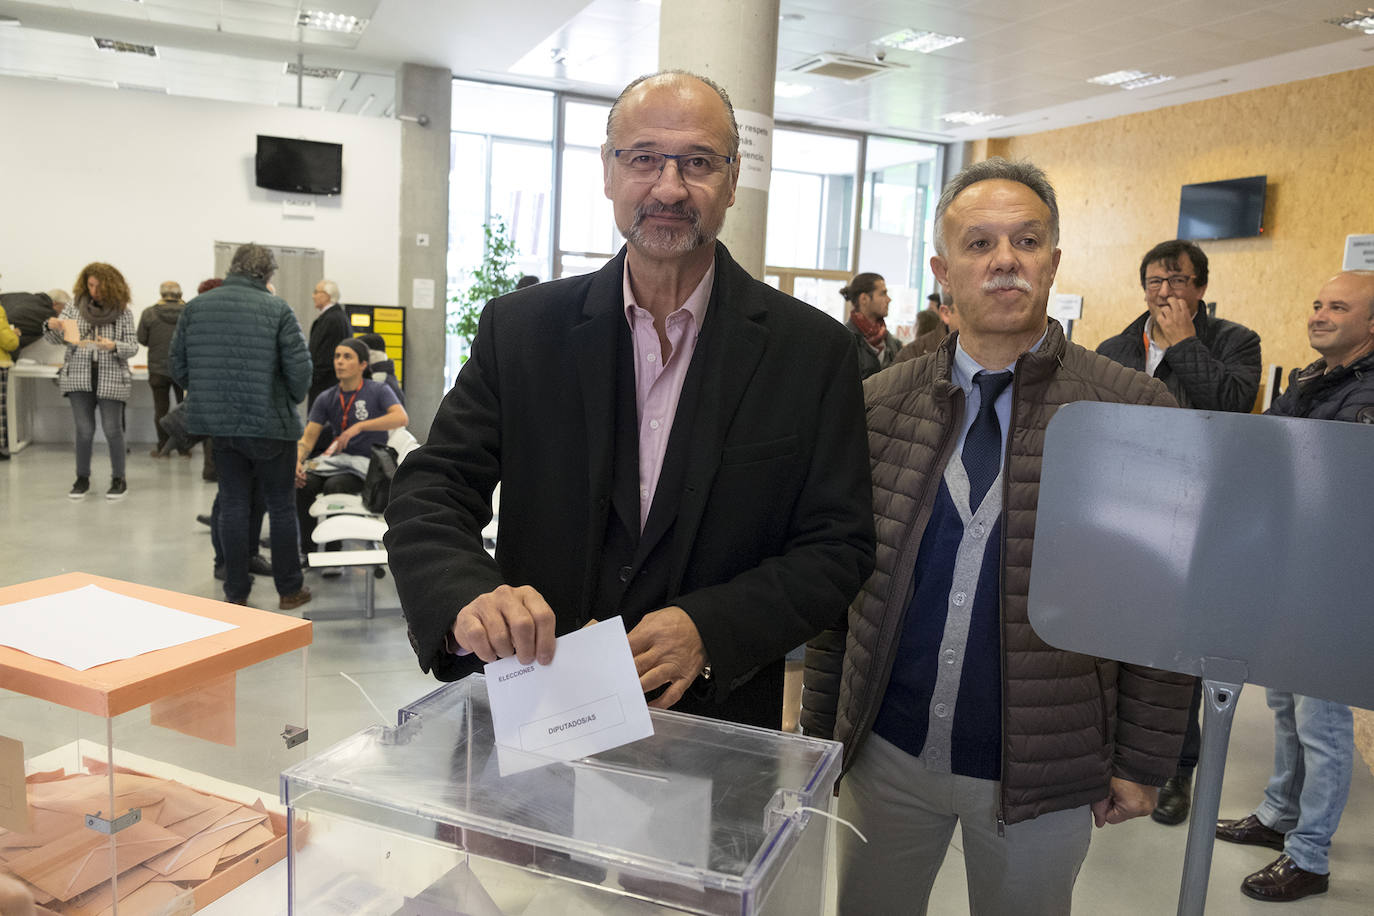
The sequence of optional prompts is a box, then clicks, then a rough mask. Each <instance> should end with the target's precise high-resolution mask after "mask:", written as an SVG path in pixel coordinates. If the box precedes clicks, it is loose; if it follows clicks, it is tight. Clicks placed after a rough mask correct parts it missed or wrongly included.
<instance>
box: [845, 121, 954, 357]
mask: <svg viewBox="0 0 1374 916" xmlns="http://www.w3.org/2000/svg"><path fill="white" fill-rule="evenodd" d="M940 152H941V151H940V148H939V147H938V146H936V145H934V144H931V143H921V142H918V141H915V140H900V139H896V138H893V137H869V138H868V144H867V150H866V154H865V157H864V158H865V163H864V172H863V176H864V188H863V212H862V215H861V216H860V218H859V225H860V230H859V262H860V269H861V270H873V271H875V272H877V273H881V274H883V276H884V279H886V280H887V288H888V291H889V292H890V293H891V294H892V305H891V307H890V309H889V311H888V318H887V323H888V327H889V328H892V329H894V330H895V332H896V333H897V335H898V336H899V337H903V338H909V337H910V336H911V328H912V325H913V324H914V323H915V321H916V312H917V311H919V310H920V308H921V307H922V305H923V304H924V300H925V297H926V295H927V294H928V293H931V292H934V291H935V280H934V278H933V277H932V276H930V269H929V267H928V262H929V259H930V255H931V254H932V249H931V248H930V246H929V245H928V243H927V240H928V239H929V238H930V237H931V228H932V226H933V225H934V219H935V204H936V203H937V202H938V198H939V190H940V164H941V163H940Z"/></svg>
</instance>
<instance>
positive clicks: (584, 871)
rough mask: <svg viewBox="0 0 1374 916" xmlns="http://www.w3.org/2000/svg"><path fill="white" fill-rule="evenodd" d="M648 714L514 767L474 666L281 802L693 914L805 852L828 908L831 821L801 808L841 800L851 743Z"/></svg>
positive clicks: (319, 767) (322, 757) (738, 897)
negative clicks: (616, 740)
mask: <svg viewBox="0 0 1374 916" xmlns="http://www.w3.org/2000/svg"><path fill="white" fill-rule="evenodd" d="M649 712H650V715H651V718H652V721H653V727H654V733H653V735H651V736H650V737H648V738H643V739H641V740H639V741H635V742H632V743H630V744H626V745H623V746H621V747H618V748H615V749H613V750H609V751H604V752H601V753H599V754H596V755H595V756H593V757H587V758H582V759H580V760H576V761H571V762H550V763H548V764H547V765H545V766H542V767H538V768H536V769H532V770H528V771H525V772H521V773H517V774H515V775H510V776H506V777H502V776H501V775H500V770H499V767H498V763H497V753H496V750H497V749H496V746H495V744H494V741H493V731H492V723H491V712H490V708H489V705H488V702H487V689H486V681H485V679H484V678H483V677H482V676H481V675H471V676H469V677H467V678H464V679H463V680H461V681H457V682H455V683H452V684H448V685H445V686H444V687H441V688H439V689H438V690H436V691H435V692H433V693H431V694H430V695H428V696H426V697H424V698H423V699H421V700H419V701H418V702H416V703H414V704H411V705H410V706H407V707H405V708H403V709H402V710H400V712H399V715H398V719H399V723H400V724H399V725H398V726H397V727H395V728H389V727H383V726H374V727H372V728H369V729H366V730H364V731H362V732H359V733H358V734H356V735H354V736H353V737H351V738H349V739H347V740H345V741H343V742H341V743H339V744H337V745H335V746H334V747H332V748H330V749H329V750H327V751H325V752H324V753H322V754H319V755H318V756H315V757H312V758H310V759H308V760H305V761H303V762H302V763H300V764H298V765H296V766H293V767H291V768H289V769H288V770H286V771H285V772H283V773H282V800H283V801H284V802H286V803H287V804H289V805H291V806H292V809H293V811H295V812H296V813H297V814H301V813H307V814H308V816H310V817H311V818H314V817H316V816H321V815H322V816H329V815H338V816H342V817H346V818H349V819H351V820H352V821H353V822H354V823H358V822H361V823H367V824H375V825H377V826H379V827H381V828H383V829H386V830H390V831H399V832H403V833H408V834H410V835H412V836H415V837H422V838H435V837H439V838H447V839H448V840H449V841H451V842H452V843H454V844H455V845H457V846H460V847H462V848H463V849H465V850H467V851H470V852H472V853H474V854H477V855H482V856H486V857H488V858H496V859H500V860H502V861H504V862H507V863H509V864H514V865H517V866H521V867H525V866H532V867H538V868H539V869H541V870H542V873H544V874H548V873H552V874H555V875H561V876H562V877H566V878H567V879H569V880H571V881H575V882H576V883H578V884H580V885H582V886H584V887H585V886H591V887H594V888H598V889H601V888H614V893H616V894H620V893H630V894H633V895H634V896H637V897H639V898H640V899H651V900H662V901H663V902H664V903H665V904H668V905H670V906H673V907H679V906H680V907H685V908H686V909H688V910H689V911H692V912H713V913H714V912H720V913H735V912H738V913H751V912H756V911H758V910H756V909H755V907H757V906H759V905H760V903H761V901H763V900H765V899H766V898H767V897H768V896H769V894H770V893H771V892H772V890H773V885H774V884H775V883H777V882H778V881H779V879H780V877H781V876H783V875H784V873H786V874H788V875H789V877H788V878H787V879H786V882H785V883H788V884H794V883H796V882H795V881H794V880H793V878H794V877H795V876H796V873H797V872H798V868H797V865H798V862H797V861H795V860H805V861H804V863H802V864H803V867H802V868H801V869H800V872H801V874H802V875H803V876H806V877H803V878H802V879H801V880H802V881H803V882H805V881H809V880H811V879H812V878H814V879H815V881H816V882H817V884H816V888H817V890H815V891H813V892H811V894H810V896H811V898H812V899H811V900H809V901H808V903H809V904H814V905H815V906H817V907H819V905H820V900H819V897H820V895H819V887H820V884H819V882H820V881H821V880H822V878H821V877H819V876H820V875H822V874H823V872H824V862H823V849H824V843H823V841H821V839H820V838H823V836H824V834H825V831H826V823H825V819H824V818H821V817H817V816H815V814H814V813H813V812H812V811H809V810H805V809H808V808H818V809H822V810H825V809H828V808H829V803H830V799H831V795H832V790H833V787H834V783H835V779H836V777H837V776H838V775H839V769H840V752H841V746H840V745H839V744H838V743H836V742H833V741H824V740H819V739H815V738H807V737H803V736H800V735H792V734H784V733H782V732H776V731H772V730H769V729H762V728H754V727H750V726H742V725H735V724H730V723H725V722H720V721H716V720H713V719H707V718H702V717H698V716H691V715H685V714H680V713H674V712H664V711H660V710H650V711H649ZM803 837H806V842H804V843H803ZM799 848H801V850H802V851H801V852H800V853H799V851H798V850H799ZM813 858H814V861H811V859H813ZM789 860H794V861H789ZM536 863H537V866H536ZM794 892H795V891H794V890H789V891H787V893H788V894H789V895H790V894H791V893H794ZM801 911H803V910H795V909H794V910H793V912H801Z"/></svg>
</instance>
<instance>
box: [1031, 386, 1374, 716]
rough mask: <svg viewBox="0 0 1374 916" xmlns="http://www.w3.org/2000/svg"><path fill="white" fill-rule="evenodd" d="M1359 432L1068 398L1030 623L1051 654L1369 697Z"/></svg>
mask: <svg viewBox="0 0 1374 916" xmlns="http://www.w3.org/2000/svg"><path fill="white" fill-rule="evenodd" d="M1371 455H1374V427H1371V426H1369V425H1366V424H1361V423H1337V422H1331V421H1328V420H1303V419H1294V418H1287V417H1266V416H1252V415H1248V414H1232V413H1220V412H1215V411H1204V410H1181V409H1169V408H1161V407H1144V406H1138V405H1124V404H1100V403H1094V402H1079V403H1074V404H1069V405H1067V406H1065V407H1063V408H1061V409H1060V410H1059V411H1058V412H1057V413H1056V414H1055V416H1054V418H1053V419H1052V420H1051V421H1050V424H1049V427H1048V429H1047V431H1046V437H1045V451H1044V461H1043V466H1042V471H1041V479H1040V496H1039V506H1038V509H1037V513H1036V527H1035V559H1034V562H1033V563H1032V565H1031V580H1030V594H1029V614H1030V621H1031V625H1032V626H1033V627H1034V628H1035V631H1036V632H1037V633H1038V634H1039V635H1040V637H1041V638H1042V639H1044V640H1045V642H1047V643H1049V644H1050V645H1053V646H1058V647H1060V648H1063V649H1069V650H1073V651H1077V652H1083V653H1087V654H1090V655H1097V656H1101V657H1105V658H1113V659H1117V660H1120V661H1125V662H1131V663H1135V664H1140V665H1147V666H1149V667H1153V668H1159V669H1163V670H1168V671H1175V672H1179V673H1182V674H1191V675H1195V676H1200V677H1204V678H1210V679H1217V680H1224V681H1235V682H1242V681H1246V682H1252V683H1257V684H1263V685H1265V686H1267V687H1272V688H1276V689H1279V690H1284V691H1289V692H1292V693H1298V694H1303V695H1306V696H1316V697H1323V698H1326V699H1331V700H1334V701H1337V702H1341V703H1348V704H1350V705H1354V706H1363V707H1370V706H1371V704H1374V678H1370V677H1369V675H1368V673H1367V659H1368V657H1369V655H1370V653H1371V651H1374V613H1370V607H1371V603H1374V598H1372V597H1371V588H1370V584H1369V583H1370V579H1369V574H1368V569H1369V544H1368V541H1367V539H1366V538H1365V537H1364V536H1363V532H1364V530H1365V528H1366V525H1367V523H1368V520H1369V519H1370V518H1374V487H1370V486H1368V484H1367V483H1366V482H1365V480H1364V478H1365V475H1366V473H1367V472H1368V470H1369V468H1370V456H1371Z"/></svg>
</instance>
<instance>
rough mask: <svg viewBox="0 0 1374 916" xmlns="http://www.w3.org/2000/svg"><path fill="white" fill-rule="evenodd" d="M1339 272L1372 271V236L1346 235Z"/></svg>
mask: <svg viewBox="0 0 1374 916" xmlns="http://www.w3.org/2000/svg"><path fill="white" fill-rule="evenodd" d="M1341 270H1374V235H1347V236H1346V237H1345V260H1344V261H1343V262H1341Z"/></svg>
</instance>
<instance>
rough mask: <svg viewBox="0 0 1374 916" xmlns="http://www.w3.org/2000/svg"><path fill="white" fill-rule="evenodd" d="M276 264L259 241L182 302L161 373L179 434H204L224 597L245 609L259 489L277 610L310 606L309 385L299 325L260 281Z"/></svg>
mask: <svg viewBox="0 0 1374 916" xmlns="http://www.w3.org/2000/svg"><path fill="white" fill-rule="evenodd" d="M276 270H277V260H276V257H275V256H274V255H273V254H272V252H271V251H270V250H269V249H267V248H264V247H263V246H261V245H254V244H251V243H250V244H247V245H241V246H239V248H238V250H237V251H235V252H234V257H233V259H232V260H231V261H230V263H229V273H228V276H226V277H225V278H224V284H223V285H222V286H218V287H215V288H214V289H211V290H209V291H208V292H205V293H202V294H201V295H199V296H197V297H196V298H194V299H192V300H191V301H190V302H188V303H187V304H186V308H185V309H184V310H182V313H181V319H180V320H179V321H178V322H177V329H176V334H175V335H174V336H173V337H172V348H171V353H170V368H171V376H172V378H173V379H175V380H176V382H177V384H179V385H181V386H182V387H184V388H185V389H186V392H187V395H186V396H187V402H186V407H187V414H188V418H187V423H186V426H187V429H188V430H189V431H190V432H191V433H193V434H195V435H200V436H213V437H214V442H215V444H214V449H215V468H216V469H217V471H218V474H219V495H218V498H217V504H218V507H219V509H218V512H217V514H216V519H217V526H218V534H219V542H220V547H221V548H222V550H223V552H224V598H225V600H226V601H229V602H231V603H233V604H247V603H248V593H249V591H250V590H251V589H252V587H253V580H252V577H251V576H250V575H249V566H248V563H249V559H248V558H249V550H250V548H249V545H250V544H251V543H252V542H253V540H255V539H256V538H257V532H256V531H252V532H250V530H249V519H250V516H251V515H252V504H253V499H254V492H255V490H256V489H257V488H258V487H259V486H260V487H261V492H262V497H263V501H264V502H265V503H266V505H267V513H268V517H269V519H270V520H271V525H270V530H271V535H272V579H273V583H274V584H275V585H276V587H277V595H278V598H279V600H278V602H277V607H278V608H280V609H281V610H283V611H290V610H294V609H296V608H298V607H300V606H301V605H303V604H305V603H306V602H307V601H309V600H310V589H308V588H306V587H305V585H304V584H303V582H304V577H303V575H302V573H301V564H300V554H299V553H297V552H296V550H297V546H298V544H299V540H298V535H297V532H296V495H295V494H296V440H297V439H299V438H300V437H301V433H302V432H303V431H304V429H305V427H304V425H303V424H302V423H301V417H300V412H299V410H298V409H297V407H296V405H297V404H299V403H300V400H301V398H303V397H304V396H305V392H306V389H307V388H308V387H309V385H310V365H311V364H310V351H309V350H307V349H306V347H305V334H304V333H303V332H302V331H301V325H300V322H299V321H297V320H296V315H295V313H294V312H292V311H291V306H289V305H287V304H286V302H285V300H283V299H280V298H278V297H277V296H275V295H273V294H272V292H271V291H270V289H269V288H268V285H267V284H268V281H269V280H271V279H272V275H273V274H274V273H276Z"/></svg>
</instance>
